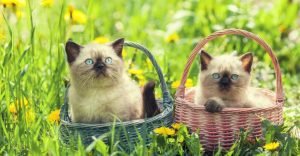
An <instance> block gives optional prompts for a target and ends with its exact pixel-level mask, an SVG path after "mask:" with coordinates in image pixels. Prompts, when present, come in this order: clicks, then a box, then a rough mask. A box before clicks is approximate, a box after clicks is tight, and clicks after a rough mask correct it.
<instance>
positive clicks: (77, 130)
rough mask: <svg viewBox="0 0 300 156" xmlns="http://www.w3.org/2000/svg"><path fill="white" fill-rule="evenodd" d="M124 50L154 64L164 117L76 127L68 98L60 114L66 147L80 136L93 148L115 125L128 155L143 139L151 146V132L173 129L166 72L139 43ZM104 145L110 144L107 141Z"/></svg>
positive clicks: (129, 43)
mask: <svg viewBox="0 0 300 156" xmlns="http://www.w3.org/2000/svg"><path fill="white" fill-rule="evenodd" d="M124 46H128V47H132V48H135V49H138V50H140V51H141V52H143V53H144V54H145V55H146V56H147V57H148V58H149V59H150V61H151V62H152V64H153V66H154V68H155V70H156V72H157V75H158V78H159V81H160V87H161V90H162V94H163V95H162V96H163V98H162V100H157V101H158V104H159V105H160V106H161V107H162V111H161V113H160V114H158V115H156V116H154V117H151V118H147V119H138V120H133V121H125V122H116V123H115V124H113V122H110V123H103V124H85V123H72V122H71V119H70V117H69V112H68V97H67V96H65V102H64V105H63V106H62V108H61V112H60V121H61V127H60V134H61V135H60V138H61V139H62V140H63V141H64V142H65V143H67V144H68V143H70V142H71V139H74V138H75V139H76V135H78V134H79V135H80V137H81V140H82V142H83V143H84V145H89V144H90V143H91V142H93V140H94V139H93V137H96V138H97V137H99V136H101V135H103V134H105V133H107V132H110V131H111V129H112V127H113V126H112V125H114V129H115V131H116V134H115V137H118V140H119V141H120V144H121V147H122V148H124V149H126V150H127V151H130V150H132V146H133V145H134V143H135V142H136V141H137V139H138V136H139V135H140V136H141V137H142V138H143V140H145V141H146V144H147V143H149V141H150V138H148V134H149V132H151V131H153V129H155V128H157V127H160V126H162V125H166V126H170V125H171V124H172V122H173V103H172V101H173V100H172V98H171V96H170V93H169V91H168V89H167V85H166V82H165V80H164V77H163V74H162V71H161V69H160V67H159V66H158V64H157V62H156V60H155V59H154V57H153V56H152V54H151V53H150V52H149V50H147V49H146V48H145V47H143V46H141V45H139V44H137V43H134V42H129V41H126V42H125V43H124ZM67 91H68V89H66V93H65V95H67ZM116 139H117V138H116ZM104 141H106V142H107V140H104Z"/></svg>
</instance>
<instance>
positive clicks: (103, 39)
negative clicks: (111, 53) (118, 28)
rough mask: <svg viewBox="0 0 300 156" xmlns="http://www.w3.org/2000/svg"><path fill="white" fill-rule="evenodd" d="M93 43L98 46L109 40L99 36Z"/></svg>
mask: <svg viewBox="0 0 300 156" xmlns="http://www.w3.org/2000/svg"><path fill="white" fill-rule="evenodd" d="M94 42H96V43H99V44H103V43H107V42H109V39H108V38H106V37H104V36H99V37H97V38H95V39H94Z"/></svg>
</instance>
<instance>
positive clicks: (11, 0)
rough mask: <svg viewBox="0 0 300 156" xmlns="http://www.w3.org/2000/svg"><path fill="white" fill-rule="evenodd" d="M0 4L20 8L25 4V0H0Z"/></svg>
mask: <svg viewBox="0 0 300 156" xmlns="http://www.w3.org/2000/svg"><path fill="white" fill-rule="evenodd" d="M0 4H1V5H2V6H3V7H12V8H20V7H24V6H25V4H26V3H25V0H2V1H1V2H0Z"/></svg>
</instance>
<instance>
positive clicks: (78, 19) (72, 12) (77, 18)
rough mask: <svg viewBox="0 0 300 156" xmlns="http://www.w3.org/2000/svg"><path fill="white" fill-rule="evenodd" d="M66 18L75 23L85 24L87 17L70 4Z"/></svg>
mask: <svg viewBox="0 0 300 156" xmlns="http://www.w3.org/2000/svg"><path fill="white" fill-rule="evenodd" d="M65 20H66V21H71V22H72V23H73V24H85V23H86V21H87V17H86V15H85V14H84V13H83V12H82V11H80V10H77V9H75V8H74V7H73V6H71V5H70V6H69V7H68V11H67V13H66V14H65Z"/></svg>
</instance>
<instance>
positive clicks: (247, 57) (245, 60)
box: [240, 53, 253, 73]
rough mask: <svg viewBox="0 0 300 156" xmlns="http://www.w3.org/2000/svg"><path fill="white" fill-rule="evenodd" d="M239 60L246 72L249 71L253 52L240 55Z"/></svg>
mask: <svg viewBox="0 0 300 156" xmlns="http://www.w3.org/2000/svg"><path fill="white" fill-rule="evenodd" d="M240 60H241V61H242V66H243V68H244V69H245V71H247V72H248V73H250V72H251V66H252V62H253V54H252V53H246V54H244V55H242V56H241V57H240Z"/></svg>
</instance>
